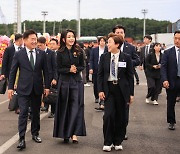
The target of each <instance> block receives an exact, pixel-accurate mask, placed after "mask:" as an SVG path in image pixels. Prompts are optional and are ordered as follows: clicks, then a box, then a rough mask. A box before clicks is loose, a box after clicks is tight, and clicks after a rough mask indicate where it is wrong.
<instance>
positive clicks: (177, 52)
mask: <svg viewBox="0 0 180 154" xmlns="http://www.w3.org/2000/svg"><path fill="white" fill-rule="evenodd" d="M175 50H176V59H177V64H178V54H179V51H178V50H180V48H178V47H176V46H175Z"/></svg>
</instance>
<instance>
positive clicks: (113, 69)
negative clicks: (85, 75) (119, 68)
mask: <svg viewBox="0 0 180 154" xmlns="http://www.w3.org/2000/svg"><path fill="white" fill-rule="evenodd" d="M111 74H112V76H113V77H114V78H115V77H116V72H115V55H113V56H112V61H111Z"/></svg>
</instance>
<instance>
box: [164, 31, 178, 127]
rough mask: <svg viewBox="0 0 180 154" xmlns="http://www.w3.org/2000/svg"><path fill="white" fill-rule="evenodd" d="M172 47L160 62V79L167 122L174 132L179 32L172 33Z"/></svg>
mask: <svg viewBox="0 0 180 154" xmlns="http://www.w3.org/2000/svg"><path fill="white" fill-rule="evenodd" d="M174 45H175V46H174V47H172V48H170V49H168V50H166V51H165V52H164V54H163V57H162V61H161V79H162V82H163V87H164V88H166V94H167V122H168V123H169V129H170V130H175V123H176V117H175V104H176V97H177V96H178V92H180V30H178V31H175V33H174Z"/></svg>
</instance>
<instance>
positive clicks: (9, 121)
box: [0, 71, 180, 154]
mask: <svg viewBox="0 0 180 154" xmlns="http://www.w3.org/2000/svg"><path fill="white" fill-rule="evenodd" d="M138 72H139V71H138ZM139 75H140V79H141V81H140V85H138V86H135V101H134V103H133V104H132V105H131V108H130V122H129V126H128V137H129V139H128V140H127V141H124V142H123V148H124V150H123V151H119V152H117V151H115V150H113V151H112V152H111V153H125V154H144V153H146V154H154V153H160V154H161V153H163V154H180V103H177V104H176V119H177V125H176V130H175V131H170V130H168V129H167V126H168V125H167V123H166V98H165V91H164V90H163V92H162V94H161V95H160V96H159V100H158V102H159V105H158V106H154V105H152V104H145V95H146V91H147V88H146V84H145V79H144V74H143V72H139ZM6 100H7V95H0V154H1V153H3V151H4V153H5V154H16V153H25V154H32V153H34V154H41V153H46V154H50V153H51V154H63V153H64V154H85V153H86V154H95V153H97V154H99V153H104V152H103V151H102V146H103V134H102V116H103V112H97V111H95V110H94V107H96V106H97V104H95V103H94V97H93V90H92V86H91V87H85V120H86V127H87V136H86V137H79V144H78V145H74V144H72V143H70V144H68V145H65V144H63V142H62V140H61V139H54V138H53V137H52V130H53V119H49V118H48V117H47V114H45V113H42V114H41V118H42V120H41V131H40V136H41V138H42V140H43V142H42V143H41V144H37V143H34V142H33V141H32V139H31V134H30V132H27V135H26V141H27V148H26V150H24V151H22V152H19V151H18V150H17V149H16V146H17V140H18V135H17V118H18V116H17V115H16V114H15V113H14V112H9V111H8V109H7V107H8V102H6ZM28 128H30V127H28ZM13 143H15V144H13Z"/></svg>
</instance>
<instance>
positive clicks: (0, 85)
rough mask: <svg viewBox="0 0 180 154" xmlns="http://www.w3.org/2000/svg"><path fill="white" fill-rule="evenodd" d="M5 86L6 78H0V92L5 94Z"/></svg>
mask: <svg viewBox="0 0 180 154" xmlns="http://www.w3.org/2000/svg"><path fill="white" fill-rule="evenodd" d="M6 87H7V80H6V79H5V78H4V79H2V80H0V94H5V92H6Z"/></svg>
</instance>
